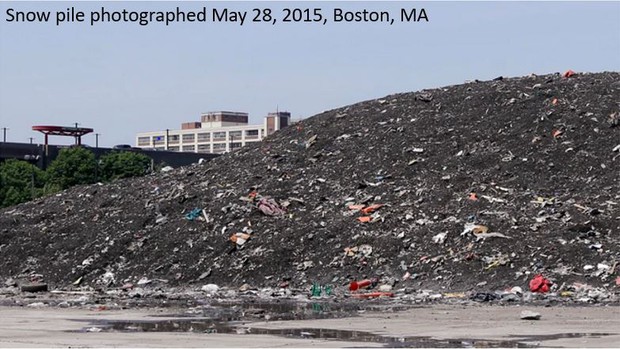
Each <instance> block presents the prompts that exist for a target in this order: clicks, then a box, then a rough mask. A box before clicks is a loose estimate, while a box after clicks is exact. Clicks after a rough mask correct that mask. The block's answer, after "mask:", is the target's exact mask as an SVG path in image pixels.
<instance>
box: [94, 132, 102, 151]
mask: <svg viewBox="0 0 620 349" xmlns="http://www.w3.org/2000/svg"><path fill="white" fill-rule="evenodd" d="M100 135H101V133H95V148H99V136H100Z"/></svg>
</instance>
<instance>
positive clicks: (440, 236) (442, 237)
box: [433, 233, 448, 244]
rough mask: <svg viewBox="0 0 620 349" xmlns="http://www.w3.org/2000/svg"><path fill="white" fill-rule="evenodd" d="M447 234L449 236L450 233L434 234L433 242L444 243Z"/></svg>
mask: <svg viewBox="0 0 620 349" xmlns="http://www.w3.org/2000/svg"><path fill="white" fill-rule="evenodd" d="M447 236H448V233H439V234H437V235H435V236H433V242H434V243H436V244H443V242H444V241H446V237H447Z"/></svg>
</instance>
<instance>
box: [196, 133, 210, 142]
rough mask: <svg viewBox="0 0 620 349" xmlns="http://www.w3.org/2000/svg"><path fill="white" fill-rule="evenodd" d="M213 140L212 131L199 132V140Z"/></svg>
mask: <svg viewBox="0 0 620 349" xmlns="http://www.w3.org/2000/svg"><path fill="white" fill-rule="evenodd" d="M210 140H211V134H210V133H199V134H198V142H199V143H200V142H208V141H210Z"/></svg>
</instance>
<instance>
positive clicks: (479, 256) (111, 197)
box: [0, 72, 620, 291]
mask: <svg viewBox="0 0 620 349" xmlns="http://www.w3.org/2000/svg"><path fill="white" fill-rule="evenodd" d="M619 102H620V74H619V73H616V72H609V73H608V72H606V73H595V74H576V75H573V76H571V77H568V78H567V77H563V76H561V75H560V74H553V75H544V76H529V77H522V78H504V79H499V78H498V79H495V80H493V81H487V82H479V81H475V82H470V83H466V84H462V85H457V86H450V87H445V88H440V89H433V90H423V91H419V92H414V93H403V94H395V95H390V96H386V97H384V98H380V99H376V100H371V101H365V102H361V103H358V104H355V105H351V106H347V107H344V108H339V109H336V110H331V111H327V112H324V113H321V114H319V115H316V116H314V117H311V118H309V119H306V120H303V121H301V122H299V123H297V124H294V125H292V126H291V127H288V128H286V129H284V130H282V131H280V132H278V133H277V134H275V135H274V136H272V137H269V138H268V139H266V140H265V141H263V142H262V143H260V144H255V145H253V146H248V147H245V148H242V149H240V150H239V151H236V152H234V153H232V154H227V155H225V156H222V157H220V158H217V159H215V160H213V161H211V162H209V163H206V164H200V165H198V164H196V165H192V166H188V167H184V168H179V169H176V170H172V171H169V172H165V173H158V174H154V175H149V176H146V177H143V178H138V179H131V180H120V181H117V182H114V183H111V184H107V185H91V186H80V187H75V188H72V189H70V190H67V191H64V192H62V193H60V194H57V195H55V196H52V197H48V198H43V199H39V200H36V201H34V202H30V203H26V204H22V205H19V206H16V207H12V208H8V209H4V210H2V211H0V255H1V256H2V258H0V279H2V278H4V279H8V278H21V279H24V278H37V277H38V278H42V279H43V280H45V281H47V282H49V283H51V284H52V285H54V286H55V287H67V286H71V284H72V283H74V282H76V284H77V283H78V282H79V283H81V284H82V285H93V286H95V285H99V286H109V287H118V286H120V285H122V284H124V283H126V282H133V283H135V282H138V281H139V280H141V279H142V282H143V283H144V282H149V281H151V282H153V281H158V282H160V283H162V282H163V283H166V284H168V285H181V286H183V285H190V286H191V285H196V286H199V285H203V284H206V283H216V284H220V285H228V286H239V285H242V284H244V283H248V284H250V285H255V286H277V285H280V284H281V283H283V282H288V283H289V284H290V285H291V286H297V287H305V286H306V285H309V284H311V283H313V282H319V283H321V284H328V283H331V284H334V285H345V284H346V283H347V282H349V281H351V280H354V279H360V278H363V277H374V276H378V277H381V278H383V280H384V281H386V280H387V282H392V283H398V284H399V286H406V287H413V288H418V287H419V288H423V287H424V288H442V289H446V290H447V289H449V290H463V291H464V290H471V289H474V288H476V285H478V287H479V286H480V285H486V286H485V287H487V288H504V287H511V286H521V287H524V288H525V287H526V286H527V283H528V281H529V279H531V278H532V276H533V275H534V274H537V273H543V274H544V275H545V276H546V277H548V278H550V279H551V280H552V281H554V282H555V283H556V285H561V284H562V283H565V284H570V283H572V282H582V283H588V284H593V285H596V286H608V287H612V288H613V287H616V286H615V283H616V281H615V279H616V277H617V276H618V270H620V267H618V266H616V263H617V262H618V261H620V237H619V233H620V181H619V178H620V175H619V174H620V171H619V169H620V166H619V164H620V147H618V145H619V144H620V126H618V117H619V114H620V105H619ZM270 198H271V199H272V200H269V199H270ZM194 209H197V210H194ZM192 211H193V212H192ZM237 233H239V234H237ZM244 234H245V235H244ZM233 235H234V237H232V236H233ZM231 237H232V239H231ZM233 240H235V241H233ZM147 280H148V281H147Z"/></svg>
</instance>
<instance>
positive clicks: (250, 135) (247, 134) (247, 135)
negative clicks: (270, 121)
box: [245, 130, 258, 139]
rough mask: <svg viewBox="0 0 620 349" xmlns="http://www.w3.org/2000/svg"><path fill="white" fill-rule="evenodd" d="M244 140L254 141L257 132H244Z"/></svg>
mask: <svg viewBox="0 0 620 349" xmlns="http://www.w3.org/2000/svg"><path fill="white" fill-rule="evenodd" d="M245 138H246V139H255V138H258V130H247V131H245Z"/></svg>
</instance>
